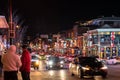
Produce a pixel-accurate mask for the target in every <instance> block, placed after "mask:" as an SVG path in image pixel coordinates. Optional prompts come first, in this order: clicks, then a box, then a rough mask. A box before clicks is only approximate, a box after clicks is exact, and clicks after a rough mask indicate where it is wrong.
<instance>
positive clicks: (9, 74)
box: [4, 71, 18, 80]
mask: <svg viewBox="0 0 120 80" xmlns="http://www.w3.org/2000/svg"><path fill="white" fill-rule="evenodd" d="M17 72H18V71H4V80H18V76H17Z"/></svg>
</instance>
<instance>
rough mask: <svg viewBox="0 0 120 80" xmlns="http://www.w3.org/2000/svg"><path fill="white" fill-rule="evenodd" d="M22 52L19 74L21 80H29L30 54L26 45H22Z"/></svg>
mask: <svg viewBox="0 0 120 80" xmlns="http://www.w3.org/2000/svg"><path fill="white" fill-rule="evenodd" d="M22 50H23V52H22V56H21V61H22V66H21V68H20V72H21V75H22V79H23V80H30V68H31V56H30V52H29V51H28V49H27V45H23V46H22Z"/></svg>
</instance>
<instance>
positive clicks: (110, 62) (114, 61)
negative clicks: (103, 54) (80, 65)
mask: <svg viewBox="0 0 120 80" xmlns="http://www.w3.org/2000/svg"><path fill="white" fill-rule="evenodd" d="M106 64H108V65H115V64H120V60H119V59H118V58H116V57H111V58H109V59H107V60H106Z"/></svg>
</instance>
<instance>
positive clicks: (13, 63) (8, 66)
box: [1, 45, 22, 71]
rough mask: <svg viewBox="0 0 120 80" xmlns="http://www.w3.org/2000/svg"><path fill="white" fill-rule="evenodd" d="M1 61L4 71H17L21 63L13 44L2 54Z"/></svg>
mask: <svg viewBox="0 0 120 80" xmlns="http://www.w3.org/2000/svg"><path fill="white" fill-rule="evenodd" d="M1 62H2V64H3V70H4V71H18V69H19V68H20V67H21V65H22V63H21V60H20V57H19V56H18V55H17V54H16V46H15V45H11V46H10V48H9V49H8V50H7V52H6V53H5V54H3V55H2V59H1Z"/></svg>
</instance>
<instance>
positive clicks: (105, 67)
mask: <svg viewBox="0 0 120 80" xmlns="http://www.w3.org/2000/svg"><path fill="white" fill-rule="evenodd" d="M100 69H108V67H107V66H105V65H104V66H103V67H101V68H100Z"/></svg>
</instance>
